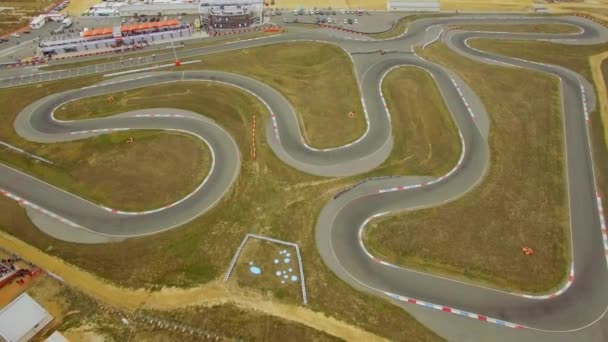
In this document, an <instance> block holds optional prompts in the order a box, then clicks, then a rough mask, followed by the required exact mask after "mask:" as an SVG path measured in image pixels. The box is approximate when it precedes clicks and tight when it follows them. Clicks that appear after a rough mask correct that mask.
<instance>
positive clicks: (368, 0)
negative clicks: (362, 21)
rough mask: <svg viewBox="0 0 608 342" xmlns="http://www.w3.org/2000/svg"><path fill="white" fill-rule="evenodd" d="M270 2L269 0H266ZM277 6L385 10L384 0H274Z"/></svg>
mask: <svg viewBox="0 0 608 342" xmlns="http://www.w3.org/2000/svg"><path fill="white" fill-rule="evenodd" d="M266 1H267V2H269V3H270V0H266ZM270 7H277V8H311V9H312V8H314V7H318V8H328V7H331V8H335V9H342V8H351V9H358V8H361V9H369V10H386V0H325V1H324V0H275V4H274V6H270Z"/></svg>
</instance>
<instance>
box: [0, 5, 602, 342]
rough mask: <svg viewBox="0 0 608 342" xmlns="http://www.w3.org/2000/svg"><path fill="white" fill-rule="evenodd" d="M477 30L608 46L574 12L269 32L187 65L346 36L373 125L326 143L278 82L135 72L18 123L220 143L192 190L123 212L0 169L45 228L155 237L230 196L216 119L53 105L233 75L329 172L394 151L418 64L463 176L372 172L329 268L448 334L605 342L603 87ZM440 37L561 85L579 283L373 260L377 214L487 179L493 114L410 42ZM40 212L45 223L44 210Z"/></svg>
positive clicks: (227, 141)
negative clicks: (564, 28) (403, 75)
mask: <svg viewBox="0 0 608 342" xmlns="http://www.w3.org/2000/svg"><path fill="white" fill-rule="evenodd" d="M467 23H474V24H480V23H481V24H498V23H500V24H542V23H564V24H571V25H575V26H578V27H579V28H580V29H581V31H580V33H577V34H536V33H532V34H530V33H522V34H515V33H500V32H463V31H459V30H456V31H448V32H444V31H443V26H445V25H448V24H452V25H453V24H458V25H461V24H467ZM479 37H487V38H500V39H522V40H523V39H535V40H539V39H540V40H552V41H558V42H561V43H565V44H596V43H602V42H606V41H607V40H608V31H607V30H606V29H605V28H603V27H602V26H600V25H598V24H596V23H593V22H590V21H587V20H584V19H582V18H577V17H530V16H514V15H509V16H504V15H476V16H460V17H454V18H445V19H440V18H435V19H423V20H418V21H416V22H415V23H413V24H411V25H410V26H409V28H408V31H407V32H406V33H405V34H404V35H402V36H400V37H397V38H395V39H388V40H382V41H378V40H372V39H370V38H366V37H362V38H361V39H360V40H355V39H352V38H351V37H349V38H350V39H346V37H343V36H341V35H340V33H339V32H336V31H332V30H314V31H309V30H298V29H294V30H290V32H289V33H287V34H284V35H280V36H273V37H269V38H266V39H257V40H248V41H241V42H237V43H233V44H226V45H219V46H211V47H204V48H197V49H191V50H186V51H182V52H181V55H180V58H181V59H183V58H185V57H189V56H196V55H201V54H209V53H216V52H220V51H228V50H234V49H242V48H249V47H253V46H261V45H267V44H274V43H279V42H286V41H298V40H302V41H305V40H319V41H325V42H329V43H333V44H337V45H339V46H340V47H342V48H343V49H344V50H345V51H347V52H348V53H349V54H350V56H351V57H352V60H353V63H354V67H355V70H356V74H357V78H358V81H359V83H360V90H361V95H362V101H363V104H364V108H365V111H366V118H367V120H368V129H367V131H366V132H365V134H364V135H363V136H361V137H360V139H358V140H357V141H355V142H354V143H351V144H348V145H345V146H342V147H338V148H333V149H326V150H317V149H313V148H311V147H309V146H307V145H305V144H304V143H303V142H302V138H301V132H300V127H299V126H298V120H297V116H296V113H295V112H294V110H293V108H292V107H291V105H290V104H289V102H288V101H287V100H286V99H285V98H284V97H283V96H282V95H281V94H280V93H279V92H278V91H277V90H275V89H273V88H271V87H269V86H267V85H265V84H263V83H261V82H259V81H256V80H253V79H251V78H248V77H244V76H240V75H235V74H230V73H224V72H215V71H185V72H153V73H138V74H132V75H129V76H122V77H119V78H112V79H109V80H108V81H105V82H102V83H99V84H96V85H93V86H89V87H85V88H81V89H75V90H70V91H66V92H63V93H57V94H53V95H50V96H48V97H45V98H43V99H40V100H39V101H36V102H34V103H32V104H31V105H30V106H28V107H27V108H26V109H24V110H23V111H22V112H21V113H20V114H19V116H18V118H17V120H16V121H15V124H14V125H15V129H16V131H17V133H18V134H19V135H20V136H22V137H24V138H25V139H28V140H32V141H38V142H44V143H51V142H59V141H67V140H74V139H83V138H87V137H92V136H95V135H100V134H107V133H108V132H111V131H116V130H126V129H170V130H179V131H182V132H185V133H188V134H192V135H194V136H197V137H199V138H200V139H203V140H204V141H205V142H206V143H207V144H208V145H209V147H210V149H211V150H212V153H213V165H212V168H211V171H210V173H209V175H208V176H207V178H206V179H205V180H204V181H203V183H201V184H200V186H199V187H198V188H197V189H195V190H194V191H193V192H192V193H191V194H190V195H188V196H187V197H185V198H183V199H181V200H179V201H178V202H176V203H174V204H172V205H169V206H167V207H165V208H159V209H156V210H151V211H149V212H143V213H126V212H120V211H116V210H113V209H111V208H106V207H103V206H100V205H98V204H95V203H91V202H88V201H86V200H84V199H82V198H80V197H77V196H75V195H73V194H70V193H67V192H65V191H63V190H60V189H57V188H55V187H53V186H52V185H49V184H47V183H45V182H43V181H41V180H38V179H35V178H33V177H30V176H28V175H26V174H24V173H22V172H19V171H17V170H15V169H13V168H11V167H8V166H5V165H1V164H0V189H2V191H3V193H4V194H5V195H7V196H10V197H12V198H13V199H15V200H20V201H22V203H23V204H24V205H26V207H27V210H28V214H29V215H30V217H32V220H33V221H34V223H36V224H37V225H38V226H39V227H40V228H41V229H42V230H43V231H45V232H47V233H49V234H51V235H54V236H56V237H59V238H64V239H66V240H72V241H74V240H75V241H77V242H107V241H113V240H116V239H123V238H127V237H133V236H140V235H146V234H154V233H157V232H160V231H163V230H166V229H170V228H173V227H177V226H179V225H181V224H184V223H186V222H188V221H189V220H192V219H193V218H195V217H197V216H199V215H201V214H203V213H204V212H206V211H207V210H209V209H210V208H212V207H213V206H214V205H215V204H216V203H217V202H218V201H219V200H220V199H221V198H222V197H223V195H224V194H225V193H226V191H227V190H228V189H229V188H230V186H231V185H232V183H233V181H234V179H236V177H237V175H238V172H239V169H240V156H239V152H238V148H237V146H236V144H235V142H234V140H233V139H232V138H231V137H230V135H229V134H228V133H227V132H226V131H224V130H223V129H222V128H221V127H219V126H218V125H217V124H215V123H214V122H213V121H212V120H210V119H207V118H205V117H203V116H201V115H199V114H196V113H192V112H187V111H182V110H176V109H171V108H158V109H153V110H139V111H133V112H128V113H123V114H120V115H116V116H112V117H108V118H101V119H91V120H81V121H58V120H56V119H55V118H54V117H53V111H54V109H55V108H57V107H59V106H60V105H62V104H64V103H66V102H68V101H73V100H76V99H81V98H86V97H91V96H95V95H102V94H107V93H110V92H116V91H122V90H126V89H135V88H140V87H146V86H150V85H156V84H160V83H170V82H182V81H205V82H209V81H211V82H222V83H225V84H228V85H232V86H235V87H239V88H241V89H244V90H246V91H248V92H250V93H252V94H254V95H255V96H257V97H258V98H259V99H260V100H261V101H263V102H264V104H265V105H266V106H267V107H268V108H269V110H270V112H271V114H272V115H271V120H269V122H268V124H267V126H266V132H267V139H268V142H269V144H270V146H271V147H272V149H273V151H274V152H275V153H276V155H277V156H278V157H279V158H280V159H281V160H283V161H284V162H285V163H287V164H288V165H291V166H293V167H294V168H297V169H299V170H301V171H304V172H308V173H312V174H317V175H322V176H346V175H353V174H358V173H362V172H365V171H369V170H371V169H374V168H375V167H377V166H378V165H380V164H381V163H382V162H383V161H384V160H385V159H386V158H387V157H388V156H389V154H390V152H391V149H392V143H393V142H392V136H391V123H390V116H389V113H388V111H387V109H386V105H385V103H384V99H383V97H382V94H381V92H380V84H381V82H382V80H383V78H384V76H385V75H386V73H387V72H389V71H390V70H391V69H392V68H394V67H397V66H405V65H410V66H416V67H419V68H422V69H424V70H426V71H427V72H428V73H430V74H431V75H432V76H433V78H434V80H435V82H436V84H437V87H438V88H439V90H440V92H441V94H442V95H443V97H444V100H445V102H446V104H447V106H448V109H449V110H450V111H451V113H452V115H453V118H454V121H455V123H456V125H457V127H458V129H459V131H460V137H461V143H462V144H463V149H462V151H463V152H462V155H461V158H460V161H459V163H458V165H457V166H456V167H455V168H454V169H453V170H452V171H450V172H449V173H448V174H446V175H445V176H443V177H440V178H438V179H422V180H421V179H420V178H418V179H414V178H408V177H396V178H388V179H375V180H370V181H368V182H365V183H363V184H360V185H358V186H355V187H353V188H351V189H349V190H348V191H346V192H344V193H342V194H341V195H340V196H337V197H336V198H335V199H334V200H332V201H330V202H329V203H327V204H326V206H325V207H324V208H323V210H322V212H321V214H320V216H319V219H318V222H317V227H316V241H317V246H318V249H319V252H320V254H321V256H322V257H323V259H324V261H325V263H326V264H327V265H328V266H329V267H330V268H331V269H332V270H333V271H334V272H335V273H336V274H337V275H338V276H339V277H340V278H341V279H343V280H344V281H346V282H348V283H349V284H351V285H352V286H354V287H355V288H357V289H360V290H362V291H366V292H369V293H371V294H374V295H377V296H381V297H384V298H388V299H389V300H392V301H394V303H395V304H396V305H401V306H403V307H404V308H406V309H407V310H408V311H409V312H411V313H412V314H413V315H414V316H415V317H417V318H418V319H419V320H421V321H422V322H423V323H424V324H426V325H427V326H429V327H431V328H432V329H433V330H435V331H437V332H438V333H439V334H440V335H442V336H444V337H446V338H448V339H450V340H474V341H481V340H486V341H487V340H501V341H513V340H531V341H532V340H534V341H606V340H608V331H607V329H608V322H607V321H606V318H605V313H606V311H607V308H608V269H607V264H606V252H605V246H604V242H603V236H602V229H601V228H602V226H601V222H600V215H599V210H598V198H597V197H596V187H595V181H594V175H593V162H592V158H591V151H590V145H589V141H588V112H590V111H593V110H594V108H595V98H594V90H593V87H592V85H591V84H589V83H588V82H587V81H586V80H585V79H583V77H582V76H580V75H578V74H575V73H573V72H571V71H569V70H566V69H564V68H561V67H556V66H551V65H543V64H538V63H532V62H527V61H523V60H518V59H513V58H507V57H502V56H495V55H490V54H487V53H484V52H481V51H477V50H474V49H472V48H470V47H469V46H468V45H467V40H468V39H470V38H479ZM436 39H442V40H443V41H444V42H446V43H447V44H448V46H449V47H450V48H452V49H453V50H455V51H457V52H458V53H460V54H463V55H465V56H467V57H469V58H472V59H475V60H479V61H481V62H483V63H496V64H500V65H509V66H512V67H520V68H526V69H532V70H537V71H541V72H544V73H549V74H552V75H555V76H557V77H559V78H560V80H561V85H562V87H561V88H562V98H563V111H564V113H565V115H564V120H565V122H564V127H565V135H566V139H565V140H566V160H567V168H568V173H567V178H568V183H567V184H568V195H569V202H570V222H571V229H572V250H573V264H572V271H571V276H572V277H571V278H570V280H569V281H568V282H567V283H566V284H565V285H564V287H563V288H562V289H561V290H559V291H558V292H556V293H554V294H548V295H546V296H537V297H533V296H524V295H521V294H512V293H506V292H501V291H497V290H493V289H488V288H484V287H480V286H476V285H471V284H468V283H463V282H459V281H453V280H450V279H446V278H442V277H436V276H433V275H430V274H425V273H420V272H416V271H412V270H408V269H404V268H400V267H397V266H394V265H390V264H388V263H386V262H383V261H381V260H379V259H377V258H374V257H373V256H372V255H370V254H369V253H368V252H367V250H366V249H365V247H364V246H363V244H362V242H361V234H362V230H363V229H364V227H365V224H366V223H367V222H368V221H369V220H370V219H371V218H373V217H377V216H380V215H384V214H387V213H393V212H396V211H400V210H404V209H411V208H417V207H424V206H432V205H440V204H442V203H445V202H447V201H450V200H454V199H456V198H458V197H459V196H462V195H463V194H464V193H466V192H467V191H469V190H470V189H471V188H473V187H474V186H475V185H476V184H478V183H479V182H480V181H481V180H482V179H483V176H484V174H485V172H486V170H487V168H488V164H489V148H488V145H487V136H488V132H489V125H490V120H489V118H488V116H487V114H486V112H485V110H484V108H483V105H482V104H481V102H480V101H479V99H478V98H477V96H476V95H475V94H474V93H473V92H472V90H471V89H470V88H469V87H468V86H467V85H466V84H465V83H464V82H463V81H462V80H461V79H460V78H458V77H457V76H456V75H455V74H453V73H452V72H451V71H450V70H446V69H445V68H444V67H442V66H440V65H437V64H434V63H431V62H428V61H426V60H424V59H422V58H420V57H418V56H417V55H416V54H414V53H413V50H412V46H424V45H425V44H428V43H430V42H433V41H434V40H436ZM378 49H384V50H386V51H388V53H387V54H385V55H380V54H378V53H376V51H377V50H378ZM159 58H160V59H162V58H163V57H162V56H159ZM84 68H88V67H84ZM83 70H84V69H83ZM86 70H89V69H86ZM86 70H84V71H83V72H82V73H81V72H80V71H79V70H76V71H74V70H72V71H67V72H66V71H57V72H51V73H46V74H44V75H50V76H48V77H49V78H48V79H60V78H68V77H74V76H76V75H83V74H86V73H87V71H86ZM94 70H97V69H96V68H95V69H94ZM45 77H47V76H45ZM41 80H45V79H44V78H42V76H41V75H33V76H32V75H24V76H23V77H19V78H16V79H15V78H12V79H2V80H0V86H2V87H7V86H14V85H23V84H29V83H35V82H38V81H41ZM40 212H43V213H44V215H45V217H46V218H41V216H40ZM49 215H50V216H51V217H52V219H50V220H49V219H48V216H49ZM74 231H80V232H86V233H85V234H84V235H83V236H85V235H86V236H88V237H83V238H82V239H80V238H79V237H78V236H80V235H77V236H76V237H74V235H72V237H71V238H67V235H70V234H68V233H66V232H74ZM91 236H95V238H91ZM415 304H418V305H415Z"/></svg>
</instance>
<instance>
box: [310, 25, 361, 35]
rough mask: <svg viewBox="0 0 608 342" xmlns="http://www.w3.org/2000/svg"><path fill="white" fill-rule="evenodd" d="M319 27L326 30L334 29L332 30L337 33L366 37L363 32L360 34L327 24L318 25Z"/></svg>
mask: <svg viewBox="0 0 608 342" xmlns="http://www.w3.org/2000/svg"><path fill="white" fill-rule="evenodd" d="M317 25H319V27H322V28H326V29H332V30H336V31H342V32H348V33H353V34H360V35H365V33H363V32H359V31H355V30H349V29H345V28H342V27H338V26H333V25H327V24H317Z"/></svg>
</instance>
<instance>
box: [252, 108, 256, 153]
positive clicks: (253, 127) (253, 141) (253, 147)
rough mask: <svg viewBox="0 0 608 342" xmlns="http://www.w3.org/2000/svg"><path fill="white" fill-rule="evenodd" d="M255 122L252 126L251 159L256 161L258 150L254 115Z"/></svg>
mask: <svg viewBox="0 0 608 342" xmlns="http://www.w3.org/2000/svg"><path fill="white" fill-rule="evenodd" d="M252 117H253V121H252V125H251V159H253V160H255V159H256V157H257V156H256V150H255V114H253V115H252Z"/></svg>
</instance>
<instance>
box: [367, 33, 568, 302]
mask: <svg viewBox="0 0 608 342" xmlns="http://www.w3.org/2000/svg"><path fill="white" fill-rule="evenodd" d="M545 52H546V51H545ZM545 52H543V53H545ZM423 55H424V56H425V57H426V58H429V59H431V60H433V61H435V62H438V63H440V64H443V65H446V66H447V67H449V68H450V69H451V70H454V71H456V72H457V73H458V74H459V75H460V76H461V77H462V78H463V79H464V81H466V82H467V83H468V84H469V85H470V86H471V87H472V88H473V90H474V91H475V92H476V93H477V94H478V95H479V96H480V98H481V100H482V101H483V103H484V105H485V106H486V109H487V111H488V113H489V116H490V119H491V122H492V126H491V132H490V139H489V143H490V149H491V161H490V166H489V170H488V174H487V176H486V178H485V180H484V181H483V183H482V184H481V185H479V186H477V187H476V188H475V189H473V190H472V191H471V192H469V193H468V194H466V195H465V196H464V197H462V198H460V199H458V200H456V201H454V202H451V203H449V204H447V205H443V206H440V207H437V208H432V209H425V210H419V211H414V212H408V213H403V214H399V215H397V216H394V217H390V218H386V219H383V220H378V221H375V222H373V223H372V224H371V225H370V227H369V229H368V231H367V237H366V239H367V241H368V244H369V245H370V247H372V249H373V250H374V251H375V253H377V254H379V255H381V256H383V257H385V258H387V259H389V260H392V261H394V262H397V263H399V264H402V265H406V266H408V267H413V268H417V269H423V270H426V271H432V272H438V273H443V274H447V275H449V276H452V277H457V278H462V279H465V280H469V281H475V282H482V283H485V284H488V285H490V286H496V287H500V288H507V289H513V290H518V291H526V292H544V291H547V290H550V289H552V288H554V287H556V286H557V285H559V284H560V282H561V281H562V280H563V279H564V277H565V275H566V270H567V265H568V264H569V262H568V261H569V241H568V234H567V231H568V228H569V225H568V215H567V200H566V191H565V185H564V164H563V139H562V131H563V130H562V125H563V124H562V117H561V101H560V97H559V92H558V91H559V84H558V82H557V81H556V80H555V79H554V78H552V77H549V76H546V75H543V74H540V73H536V72H532V71H528V70H521V69H508V68H502V67H497V66H491V65H486V64H481V63H478V62H474V61H471V60H469V59H467V58H464V57H462V56H460V55H458V54H457V53H455V52H452V51H451V50H449V49H448V48H447V47H446V46H445V45H442V44H440V45H436V46H433V47H431V48H428V49H426V50H424V52H423ZM535 94H536V95H535ZM389 237H390V238H389ZM522 246H530V247H532V248H533V249H534V250H535V251H536V253H535V254H534V257H533V258H527V257H525V256H522V253H521V247H522ZM531 274H533V275H534V276H533V277H531V276H530V275H531Z"/></svg>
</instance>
